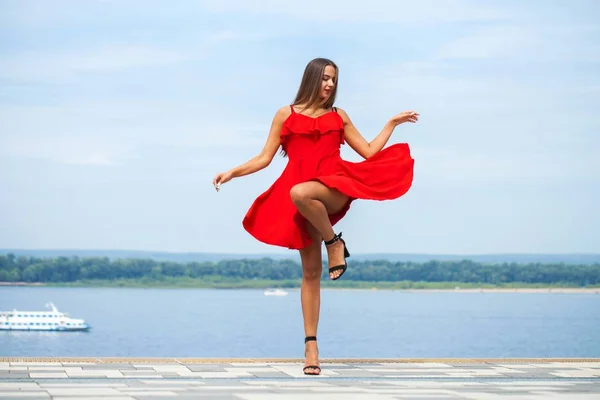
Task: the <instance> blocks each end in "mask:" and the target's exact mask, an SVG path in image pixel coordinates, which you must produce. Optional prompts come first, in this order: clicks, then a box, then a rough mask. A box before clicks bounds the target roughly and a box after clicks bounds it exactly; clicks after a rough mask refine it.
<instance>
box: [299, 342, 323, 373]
mask: <svg viewBox="0 0 600 400" xmlns="http://www.w3.org/2000/svg"><path fill="white" fill-rule="evenodd" d="M311 340H314V341H315V342H316V341H317V337H316V336H307V337H305V338H304V344H306V343H308V342H310V341H311ZM304 357H305V358H306V351H304ZM309 369H318V370H319V371H318V372H308V370H309ZM302 371H303V372H304V375H321V367H319V366H318V365H307V366H306V367H304V368H303V369H302Z"/></svg>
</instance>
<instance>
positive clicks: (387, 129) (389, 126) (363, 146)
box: [337, 108, 419, 159]
mask: <svg viewBox="0 0 600 400" xmlns="http://www.w3.org/2000/svg"><path fill="white" fill-rule="evenodd" d="M337 111H338V112H339V114H340V116H341V117H342V120H343V121H344V136H345V139H346V143H348V145H349V146H350V147H351V148H352V149H353V150H354V151H356V152H357V153H358V154H359V155H360V156H361V157H363V158H365V159H366V158H369V157H371V156H373V155H374V154H377V153H379V152H380V151H381V149H383V148H384V146H385V145H386V144H387V142H388V140H390V137H391V136H392V132H394V129H395V128H396V126H398V125H400V124H402V123H404V122H412V123H415V122H417V121H418V120H419V114H418V113H417V112H416V111H404V112H401V113H400V114H398V115H395V116H393V117H392V118H390V119H389V120H388V121H387V122H386V123H385V125H384V126H383V129H382V130H381V132H379V135H377V136H376V137H375V138H374V139H373V140H371V141H370V142H367V141H366V140H365V138H364V137H363V136H362V135H361V134H360V132H359V131H358V129H356V127H355V126H354V124H353V123H352V120H351V119H350V117H349V116H348V114H347V113H346V112H345V111H344V110H342V109H341V108H337Z"/></svg>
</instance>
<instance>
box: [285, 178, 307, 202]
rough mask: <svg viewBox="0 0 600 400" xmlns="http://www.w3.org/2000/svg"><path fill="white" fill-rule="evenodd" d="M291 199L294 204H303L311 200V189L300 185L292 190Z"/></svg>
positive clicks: (302, 184)
mask: <svg viewBox="0 0 600 400" xmlns="http://www.w3.org/2000/svg"><path fill="white" fill-rule="evenodd" d="M290 197H291V198H292V202H294V204H298V203H303V202H305V201H307V200H310V198H311V197H310V189H309V188H308V187H307V185H305V184H304V183H299V184H297V185H294V186H293V187H292V188H291V189H290Z"/></svg>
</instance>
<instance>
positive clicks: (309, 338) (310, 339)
mask: <svg viewBox="0 0 600 400" xmlns="http://www.w3.org/2000/svg"><path fill="white" fill-rule="evenodd" d="M313 340H314V341H316V340H317V337H316V336H307V337H305V338H304V343H307V342H310V341H313Z"/></svg>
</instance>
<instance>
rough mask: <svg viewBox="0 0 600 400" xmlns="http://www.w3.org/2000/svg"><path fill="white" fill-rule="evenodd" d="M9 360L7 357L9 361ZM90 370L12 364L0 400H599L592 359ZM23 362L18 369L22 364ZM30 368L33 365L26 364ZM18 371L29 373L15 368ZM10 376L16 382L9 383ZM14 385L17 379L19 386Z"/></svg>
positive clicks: (105, 366)
mask: <svg viewBox="0 0 600 400" xmlns="http://www.w3.org/2000/svg"><path fill="white" fill-rule="evenodd" d="M9 360H10V359H9ZM139 360H141V359H138V360H136V361H134V362H126V361H122V360H120V362H118V363H115V362H112V363H105V362H103V360H101V359H99V360H97V362H96V363H95V364H93V365H90V364H86V365H81V366H77V365H72V364H66V363H64V364H63V362H62V361H63V360H60V359H59V360H58V361H57V363H58V364H60V365H63V366H62V367H59V366H57V365H56V363H54V362H46V363H41V365H40V363H35V362H33V363H31V362H27V361H20V363H21V364H20V365H15V366H12V364H11V361H9V362H8V365H3V366H5V367H6V368H5V369H1V370H0V398H2V399H3V400H4V399H5V398H12V397H14V398H23V397H25V398H46V399H47V398H50V396H53V398H61V397H62V398H64V399H67V398H68V399H69V400H74V399H76V398H86V399H91V398H94V397H96V398H107V399H113V400H114V399H128V400H130V399H137V400H140V399H146V398H147V399H159V398H170V399H172V398H176V399H218V400H243V399H246V400H253V399H261V400H271V399H273V400H275V399H277V400H294V399H298V400H300V399H302V400H304V399H306V398H315V399H317V398H318V399H323V400H328V399H332V400H333V399H336V400H337V399H339V398H343V399H347V400H356V399H361V400H362V399H365V398H368V399H373V400H394V399H407V398H411V399H423V398H437V399H439V398H455V399H458V398H462V399H473V400H478V399H485V400H494V399H507V398H508V399H527V400H545V399H548V398H557V399H559V398H568V399H574V400H578V399H581V400H587V399H588V398H589V399H591V398H594V399H596V398H600V360H598V361H597V362H591V361H586V362H585V363H584V362H581V363H577V362H566V361H561V362H548V363H544V362H542V361H538V362H535V363H525V362H523V363H516V362H504V361H502V360H497V361H496V362H485V363H484V362H480V363H476V362H473V363H469V362H465V363H460V362H456V363H443V362H423V363H416V362H410V363H403V362H394V363H391V362H376V360H369V362H361V361H358V362H355V363H353V362H343V361H339V362H337V361H336V362H328V363H322V365H321V368H322V375H321V376H317V377H311V376H306V375H304V374H303V372H302V367H303V363H302V362H281V361H279V362H274V363H268V362H257V363H254V362H250V361H249V362H243V361H238V362H231V363H226V362H218V361H215V362H214V363H211V362H205V363H201V362H198V363H187V364H183V363H180V362H178V361H177V360H175V359H165V360H164V362H161V361H160V360H156V359H155V360H154V361H156V362H154V361H153V362H152V363H143V362H140V361H139ZM23 364H25V365H26V366H24V365H23ZM30 364H33V365H30ZM0 365H2V364H0ZM20 368H25V369H28V368H32V369H33V370H31V371H27V370H26V371H23V370H21V369H20ZM16 377H18V381H17V379H16ZM21 380H22V382H21Z"/></svg>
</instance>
